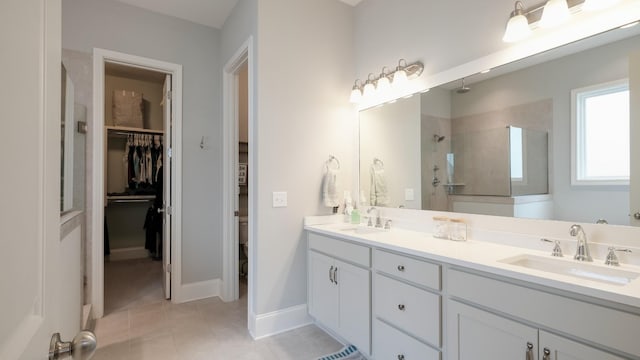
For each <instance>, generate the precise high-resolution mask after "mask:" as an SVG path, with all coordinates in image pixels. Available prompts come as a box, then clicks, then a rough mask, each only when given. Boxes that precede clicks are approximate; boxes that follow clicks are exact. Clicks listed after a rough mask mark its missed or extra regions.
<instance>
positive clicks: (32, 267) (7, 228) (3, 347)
mask: <svg viewBox="0 0 640 360" xmlns="http://www.w3.org/2000/svg"><path fill="white" fill-rule="evenodd" d="M0 39H1V40H0V43H1V44H2V51H3V56H1V57H0V65H1V66H2V68H3V69H5V70H6V71H4V72H3V78H2V87H0V89H1V90H0V119H1V121H2V141H0V154H1V155H0V159H1V163H0V166H1V167H2V169H3V170H2V180H1V186H0V198H1V199H2V204H3V205H2V207H0V209H1V210H0V241H2V246H3V250H2V252H0V293H1V294H2V296H1V297H0V319H1V321H0V359H29V360H31V359H45V358H47V357H48V350H49V342H50V339H51V335H52V334H53V333H54V332H58V331H61V332H62V337H63V340H70V338H72V337H73V336H75V333H76V332H77V331H78V330H79V327H80V323H79V322H78V323H73V322H75V321H73V320H72V319H77V318H78V316H77V314H78V312H79V311H80V309H78V308H76V306H77V305H76V304H78V303H79V299H78V297H79V296H80V292H79V291H73V292H69V291H63V290H62V289H68V287H67V285H68V284H66V283H67V282H68V280H67V279H66V278H65V276H63V275H64V273H65V270H64V268H65V267H66V265H67V264H66V261H67V256H69V255H68V254H67V253H66V251H67V250H68V249H65V246H66V245H68V244H63V243H62V242H61V241H60V111H61V110H60V109H61V108H60V100H61V99H60V86H61V80H60V76H61V71H60V67H61V1H60V0H6V1H3V2H2V11H1V12H0ZM77 253H78V254H79V249H78V251H77ZM71 260H73V259H71ZM78 271H79V269H78ZM75 275H78V274H75ZM77 286H78V288H79V287H80V284H79V283H78V284H77Z"/></svg>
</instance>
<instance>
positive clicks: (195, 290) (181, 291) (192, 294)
mask: <svg viewBox="0 0 640 360" xmlns="http://www.w3.org/2000/svg"><path fill="white" fill-rule="evenodd" d="M221 282H222V281H221V280H220V279H213V280H206V281H199V282H196V283H191V284H184V285H178V286H177V288H178V289H176V294H172V299H171V301H172V302H175V303H183V302H188V301H194V300H200V299H206V298H210V297H214V296H220V285H221Z"/></svg>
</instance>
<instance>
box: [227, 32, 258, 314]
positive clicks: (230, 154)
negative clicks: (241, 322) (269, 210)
mask: <svg viewBox="0 0 640 360" xmlns="http://www.w3.org/2000/svg"><path fill="white" fill-rule="evenodd" d="M245 63H247V66H248V82H249V84H248V89H249V90H248V96H249V99H248V107H249V109H248V110H249V111H248V114H249V115H248V116H249V119H248V123H249V124H248V125H249V144H250V148H249V164H248V166H249V170H248V173H249V174H248V175H249V179H248V180H249V221H248V222H249V223H248V225H247V226H248V229H249V230H248V236H249V239H248V242H249V254H248V257H249V259H248V263H249V266H248V267H249V274H248V306H247V307H248V309H247V311H249V312H250V309H252V308H253V289H252V288H253V279H254V276H253V269H254V268H255V266H254V256H253V252H254V251H255V246H254V245H253V244H254V242H255V240H254V236H253V235H252V234H253V231H252V229H253V227H254V224H255V219H254V213H255V212H254V211H252V209H253V204H254V203H255V184H256V183H255V178H256V177H255V171H256V169H257V167H256V166H255V156H254V154H255V146H253V144H254V141H255V139H254V132H253V129H254V125H255V120H254V109H253V104H254V96H253V95H254V89H255V87H254V84H255V78H254V77H255V74H254V71H253V67H254V59H253V37H251V36H250V37H249V38H248V39H247V40H246V41H245V42H244V43H243V44H242V45H241V46H240V47H239V48H238V50H237V51H236V52H235V53H234V54H233V56H231V58H230V59H229V61H227V63H226V64H225V66H224V70H223V174H224V176H223V194H225V197H224V198H223V203H222V214H223V220H222V224H223V225H222V238H223V241H222V249H223V265H222V274H223V275H222V278H223V282H222V285H223V286H222V289H221V290H222V294H221V295H222V296H221V297H222V299H223V300H224V301H233V300H236V299H238V296H239V285H238V227H237V218H236V217H235V216H234V211H236V210H237V202H238V177H237V157H238V114H237V107H238V105H237V104H238V96H237V94H238V71H239V70H240V67H241V66H242V65H244V64H245ZM248 322H249V323H251V316H249V317H248Z"/></svg>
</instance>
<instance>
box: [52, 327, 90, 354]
mask: <svg viewBox="0 0 640 360" xmlns="http://www.w3.org/2000/svg"><path fill="white" fill-rule="evenodd" d="M96 346H97V340H96V335H95V334H94V333H92V332H91V331H88V330H83V331H80V332H79V333H78V335H76V336H75V337H74V338H73V340H71V341H69V342H65V341H62V340H60V333H55V334H53V336H51V343H50V344H49V360H57V359H66V358H67V357H68V356H69V355H71V358H72V359H74V360H76V359H77V360H89V359H91V358H92V357H93V354H94V353H95V352H96Z"/></svg>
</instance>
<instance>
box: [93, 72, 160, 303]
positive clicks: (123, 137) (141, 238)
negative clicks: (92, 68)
mask: <svg viewBox="0 0 640 360" xmlns="http://www.w3.org/2000/svg"><path fill="white" fill-rule="evenodd" d="M104 79H105V81H104V84H105V87H104V136H105V141H104V145H105V149H104V177H105V178H104V191H105V193H104V196H105V201H104V204H105V209H104V214H105V229H104V253H105V261H104V295H105V297H104V301H105V302H104V306H105V314H108V313H110V312H116V311H120V310H124V309H127V308H129V307H131V306H134V305H139V304H141V303H150V302H154V301H160V300H162V299H164V298H165V297H168V295H166V296H165V294H164V291H163V290H164V289H163V261H162V257H163V240H162V233H163V216H162V215H163V214H162V211H163V210H164V208H163V194H164V186H165V181H164V179H163V177H164V168H163V162H164V161H165V159H164V158H163V156H164V154H165V151H164V149H165V146H166V141H165V140H166V139H165V117H166V114H165V110H166V109H165V106H166V104H165V100H166V99H167V96H166V94H167V91H166V89H167V86H170V85H168V84H167V83H169V84H170V77H169V75H167V74H165V73H162V72H156V71H151V70H147V69H142V68H138V67H132V66H126V65H121V64H116V63H106V64H105V78H104Z"/></svg>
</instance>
